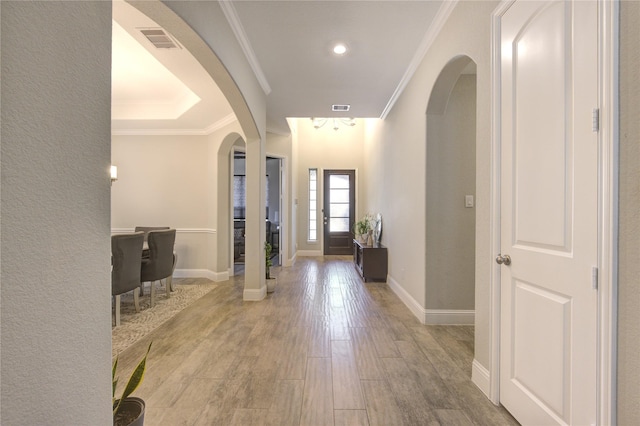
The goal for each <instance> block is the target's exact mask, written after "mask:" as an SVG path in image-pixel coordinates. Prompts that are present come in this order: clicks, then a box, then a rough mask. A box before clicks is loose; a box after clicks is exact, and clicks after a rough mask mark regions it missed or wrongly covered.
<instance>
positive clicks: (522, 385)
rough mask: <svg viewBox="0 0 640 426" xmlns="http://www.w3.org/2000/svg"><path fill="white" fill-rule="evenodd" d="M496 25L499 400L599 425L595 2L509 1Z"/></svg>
mask: <svg viewBox="0 0 640 426" xmlns="http://www.w3.org/2000/svg"><path fill="white" fill-rule="evenodd" d="M500 30H501V33H500V34H501V89H502V90H501V126H502V128H501V144H502V145H501V178H500V179H501V212H500V214H501V243H500V247H501V253H500V255H498V257H497V258H496V261H497V262H498V263H500V264H501V266H500V270H501V299H502V301H501V304H502V308H501V335H500V339H501V341H500V402H501V403H502V404H503V405H504V406H505V407H506V408H507V409H508V410H509V411H510V412H511V413H512V414H513V415H514V416H515V418H516V419H517V420H518V421H519V422H521V423H522V424H524V425H555V424H561V425H563V424H574V425H591V424H594V425H595V423H596V414H597V413H596V406H597V401H596V373H597V371H596V370H597V368H596V353H597V352H596V349H597V328H596V327H597V290H596V289H594V287H595V283H596V280H595V279H594V277H595V275H596V274H597V270H596V269H595V266H596V265H597V255H598V253H597V250H598V233H597V226H598V211H597V201H598V199H597V197H598V186H597V178H598V168H597V160H598V159H597V148H598V146H597V143H598V140H597V128H595V127H594V123H593V120H594V111H593V110H594V108H596V106H597V90H598V86H597V75H598V74H597V72H598V69H597V52H598V49H597V46H598V44H597V3H596V2H595V1H544V2H542V1H541V2H532V1H516V2H515V3H513V4H512V5H511V6H510V7H509V8H508V9H507V10H506V12H505V13H504V14H503V15H502V18H501V21H500ZM596 121H597V118H596Z"/></svg>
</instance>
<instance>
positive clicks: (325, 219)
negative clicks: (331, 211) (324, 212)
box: [324, 216, 328, 225]
mask: <svg viewBox="0 0 640 426" xmlns="http://www.w3.org/2000/svg"><path fill="white" fill-rule="evenodd" d="M327 219H328V218H327V217H326V216H325V217H324V224H325V225H326V224H327Z"/></svg>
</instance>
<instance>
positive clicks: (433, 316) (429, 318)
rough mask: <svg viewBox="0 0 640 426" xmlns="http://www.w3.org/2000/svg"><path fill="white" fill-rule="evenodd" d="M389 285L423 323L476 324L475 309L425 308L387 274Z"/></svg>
mask: <svg viewBox="0 0 640 426" xmlns="http://www.w3.org/2000/svg"><path fill="white" fill-rule="evenodd" d="M387 285H388V286H389V287H390V288H391V290H392V291H393V292H394V293H395V294H396V296H398V297H399V298H400V300H402V303H404V304H405V306H406V307H407V308H409V310H410V311H411V313H412V314H413V315H415V316H416V318H418V320H420V322H421V323H422V324H429V325H474V324H475V318H476V313H475V311H474V310H452V309H425V308H423V307H422V305H420V303H418V301H417V300H415V299H414V298H413V297H412V296H411V295H410V294H409V293H408V292H407V291H406V290H405V289H404V288H403V287H402V286H401V285H400V284H399V283H398V281H396V280H395V279H394V278H393V277H392V276H391V275H388V276H387Z"/></svg>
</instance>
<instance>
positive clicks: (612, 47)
mask: <svg viewBox="0 0 640 426" xmlns="http://www.w3.org/2000/svg"><path fill="white" fill-rule="evenodd" d="M514 1H515V0H503V2H502V3H500V4H499V5H498V7H497V8H496V10H494V12H493V13H492V16H491V19H492V22H491V78H492V83H493V84H492V87H493V89H492V91H491V111H492V122H491V203H490V206H491V220H490V229H489V230H490V235H491V241H490V253H489V256H488V258H487V259H486V261H487V262H490V263H491V265H492V268H491V269H490V277H489V279H490V303H489V309H490V317H489V321H490V324H489V328H490V330H489V338H490V362H491V365H490V366H489V367H490V380H489V395H488V396H489V399H491V401H492V402H493V403H494V404H499V403H500V320H501V319H500V305H501V300H500V269H499V268H500V265H498V264H497V263H495V262H494V259H493V258H494V256H496V255H497V254H498V253H500V252H501V251H500V183H501V182H500V150H501V146H500V142H501V134H500V128H501V115H500V114H501V105H500V96H501V92H500V81H501V75H500V67H501V64H500V61H501V58H500V51H501V42H500V36H501V33H500V21H501V19H502V16H503V15H504V14H505V12H506V11H507V10H508V9H509V7H510V6H511V5H512V4H513V3H514ZM597 1H598V85H599V87H598V108H599V110H600V130H599V134H598V227H599V229H598V269H599V277H598V287H599V291H598V349H597V350H598V357H597V367H598V372H597V375H598V389H597V392H598V396H597V401H598V407H597V413H598V414H597V415H598V424H601V425H607V424H615V420H616V419H615V416H616V406H615V401H616V393H615V392H616V375H615V374H616V353H617V350H616V347H617V342H616V329H617V323H616V315H617V286H618V282H617V264H618V253H617V243H618V179H617V176H618V140H619V137H618V121H617V118H618V53H617V52H618V28H619V19H618V18H619V17H618V10H619V4H618V2H617V1H615V2H614V1H608V0H597Z"/></svg>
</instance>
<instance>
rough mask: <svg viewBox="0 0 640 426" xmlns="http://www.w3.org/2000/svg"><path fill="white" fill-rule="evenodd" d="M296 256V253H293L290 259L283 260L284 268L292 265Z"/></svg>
mask: <svg viewBox="0 0 640 426" xmlns="http://www.w3.org/2000/svg"><path fill="white" fill-rule="evenodd" d="M296 257H297V253H296V254H294V255H293V257H292V258H291V259H285V260H284V267H285V268H290V267H292V266H293V264H294V263H296Z"/></svg>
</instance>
